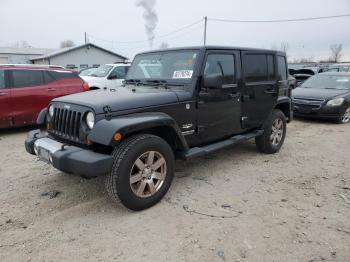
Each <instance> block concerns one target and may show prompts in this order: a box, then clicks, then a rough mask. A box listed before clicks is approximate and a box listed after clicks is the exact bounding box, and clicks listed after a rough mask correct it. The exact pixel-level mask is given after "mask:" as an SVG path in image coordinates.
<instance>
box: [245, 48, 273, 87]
mask: <svg viewBox="0 0 350 262" xmlns="http://www.w3.org/2000/svg"><path fill="white" fill-rule="evenodd" d="M244 72H245V80H246V81H247V82H260V81H267V80H268V67H267V59H266V55H264V54H257V55H255V54H254V55H253V54H251V55H250V54H248V55H245V56H244Z"/></svg>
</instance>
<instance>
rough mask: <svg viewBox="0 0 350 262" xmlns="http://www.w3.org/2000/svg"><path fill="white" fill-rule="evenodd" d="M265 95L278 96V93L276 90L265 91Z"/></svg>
mask: <svg viewBox="0 0 350 262" xmlns="http://www.w3.org/2000/svg"><path fill="white" fill-rule="evenodd" d="M264 93H265V94H276V93H277V92H276V90H274V89H270V88H269V89H266V90H265V91H264Z"/></svg>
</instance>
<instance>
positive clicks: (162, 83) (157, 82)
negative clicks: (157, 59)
mask: <svg viewBox="0 0 350 262" xmlns="http://www.w3.org/2000/svg"><path fill="white" fill-rule="evenodd" d="M146 82H147V83H153V84H154V85H155V86H162V87H163V88H166V89H167V88H168V87H169V86H185V85H184V84H179V83H168V81H166V80H147V81H146Z"/></svg>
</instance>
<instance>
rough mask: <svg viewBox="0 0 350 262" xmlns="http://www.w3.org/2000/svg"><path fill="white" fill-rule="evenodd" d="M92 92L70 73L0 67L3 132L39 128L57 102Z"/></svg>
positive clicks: (42, 69)
mask: <svg viewBox="0 0 350 262" xmlns="http://www.w3.org/2000/svg"><path fill="white" fill-rule="evenodd" d="M88 89H89V87H88V85H87V84H86V83H84V81H83V80H82V79H80V78H79V76H78V75H77V74H75V73H73V72H72V71H70V70H66V69H60V68H59V69H58V68H51V67H38V66H36V67H33V66H20V65H18V66H0V128H5V127H14V126H24V125H31V124H35V123H36V119H37V117H38V114H39V112H40V111H41V110H42V109H43V108H46V107H47V105H48V104H49V102H50V101H51V100H52V99H53V98H56V97H60V96H64V95H68V94H73V93H78V92H82V91H86V90H88Z"/></svg>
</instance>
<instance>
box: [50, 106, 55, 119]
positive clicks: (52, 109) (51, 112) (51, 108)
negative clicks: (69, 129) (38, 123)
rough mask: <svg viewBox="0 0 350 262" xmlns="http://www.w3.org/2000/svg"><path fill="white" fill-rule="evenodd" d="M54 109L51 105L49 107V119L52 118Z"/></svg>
mask: <svg viewBox="0 0 350 262" xmlns="http://www.w3.org/2000/svg"><path fill="white" fill-rule="evenodd" d="M54 109H55V108H54V107H53V105H50V107H49V115H50V116H51V117H53V113H54Z"/></svg>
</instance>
